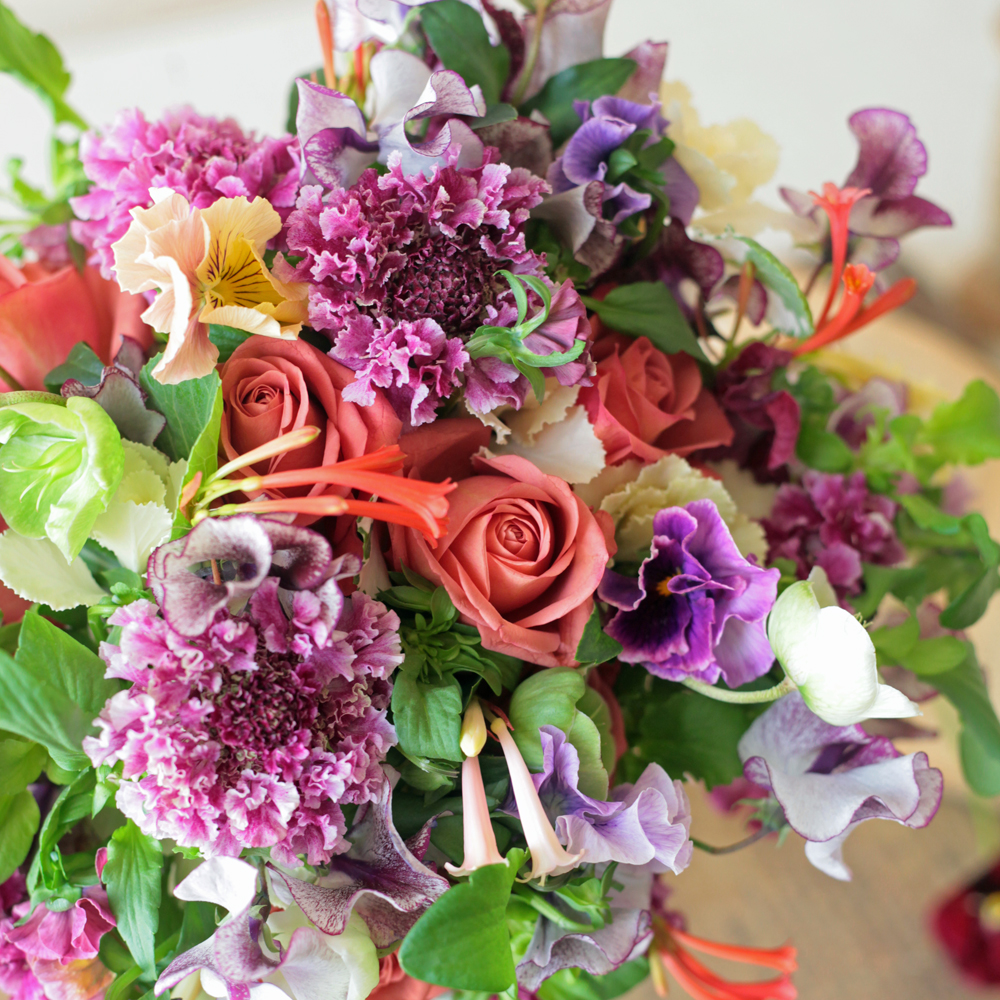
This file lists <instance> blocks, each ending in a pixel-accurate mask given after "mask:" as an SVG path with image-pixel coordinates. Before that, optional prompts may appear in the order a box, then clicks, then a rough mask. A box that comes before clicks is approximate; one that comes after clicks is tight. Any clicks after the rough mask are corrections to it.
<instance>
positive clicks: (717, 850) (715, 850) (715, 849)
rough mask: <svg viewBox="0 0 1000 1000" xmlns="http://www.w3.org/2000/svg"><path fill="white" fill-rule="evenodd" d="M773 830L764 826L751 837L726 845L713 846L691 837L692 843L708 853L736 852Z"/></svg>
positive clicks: (761, 838)
mask: <svg viewBox="0 0 1000 1000" xmlns="http://www.w3.org/2000/svg"><path fill="white" fill-rule="evenodd" d="M773 832H774V831H773V830H769V829H768V828H767V827H766V826H762V827H761V828H760V829H759V830H758V831H757V832H756V833H751V834H750V836H749V837H744V838H743V839H742V840H737V841H736V843H735V844H727V845H726V846H725V847H713V846H712V845H711V844H706V843H704V842H703V841H700V840H695V838H694V837H692V838H691V843H692V844H694V846H695V847H697V848H698V850H699V851H704V852H705V853H706V854H734V853H735V852H736V851H742V850H743V848H744V847H749V846H750V845H751V844H756V843H757V841H758V840H763V839H764V838H765V837H766V836H767V835H768V834H769V833H773Z"/></svg>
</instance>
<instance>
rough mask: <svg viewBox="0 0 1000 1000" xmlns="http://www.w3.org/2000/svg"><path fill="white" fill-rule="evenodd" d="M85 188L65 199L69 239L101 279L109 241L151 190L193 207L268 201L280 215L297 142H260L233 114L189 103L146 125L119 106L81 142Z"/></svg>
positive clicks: (291, 193) (108, 261) (286, 204)
mask: <svg viewBox="0 0 1000 1000" xmlns="http://www.w3.org/2000/svg"><path fill="white" fill-rule="evenodd" d="M80 162H81V163H82V164H83V172H84V173H85V174H86V175H87V177H88V179H89V180H90V181H92V182H93V186H92V187H91V189H90V191H89V192H88V193H87V194H85V195H81V196H80V197H78V198H73V199H71V202H72V206H73V211H74V212H75V213H76V215H77V220H76V221H74V222H72V223H71V225H70V229H71V232H72V234H73V238H74V239H75V240H76V241H77V242H78V243H81V244H82V245H83V246H84V247H86V248H87V249H88V251H91V260H92V261H93V262H96V263H99V264H100V267H101V274H103V275H104V277H105V278H110V277H111V276H112V271H113V268H114V263H115V261H114V254H112V252H111V246H112V244H113V243H116V242H117V241H118V240H120V239H121V238H122V237H123V236H124V235H125V232H126V230H127V229H128V227H129V225H130V224H131V222H132V216H131V214H130V213H131V210H132V209H133V208H148V207H149V206H150V205H152V203H153V201H152V198H151V197H150V194H149V189H150V188H170V189H171V190H173V191H176V192H177V193H178V194H182V195H183V196H184V197H185V198H186V199H187V200H188V202H190V204H191V207H192V208H208V206H209V205H211V204H213V203H214V202H215V201H217V200H218V199H219V198H236V197H238V196H240V195H242V196H243V197H245V198H249V199H251V200H252V199H254V198H256V197H262V198H266V199H267V200H268V201H269V202H271V204H272V205H273V206H274V207H275V208H276V209H277V210H278V212H279V213H280V214H281V215H282V217H284V216H286V215H287V214H288V210H290V209H291V207H292V206H293V205H294V204H295V195H296V193H297V191H298V187H299V147H298V143H297V141H296V139H295V137H294V136H290V135H286V136H282V137H281V138H278V139H271V138H264V139H258V138H256V136H254V134H253V133H252V132H251V133H249V134H248V133H245V132H243V130H242V129H241V128H240V127H239V125H237V124H236V122H235V121H234V120H233V119H232V118H226V119H224V120H221V121H220V120H219V119H217V118H207V117H204V116H203V115H199V114H197V113H196V112H195V111H194V110H192V109H191V108H180V109H178V110H175V111H171V112H168V113H167V114H166V115H165V116H164V118H163V120H162V121H157V122H149V121H147V120H146V119H145V117H143V114H142V112H141V111H138V110H132V111H122V112H121V113H120V114H119V115H118V117H117V118H116V119H115V121H114V124H113V125H111V126H110V127H109V128H107V129H105V131H104V132H103V133H98V132H87V133H85V134H84V135H83V137H82V138H81V139H80Z"/></svg>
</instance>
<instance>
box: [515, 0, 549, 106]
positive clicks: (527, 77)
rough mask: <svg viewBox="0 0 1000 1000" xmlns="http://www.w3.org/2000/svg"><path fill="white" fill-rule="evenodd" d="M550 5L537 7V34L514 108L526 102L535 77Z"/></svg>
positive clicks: (544, 2)
mask: <svg viewBox="0 0 1000 1000" xmlns="http://www.w3.org/2000/svg"><path fill="white" fill-rule="evenodd" d="M548 5H549V0H538V3H537V4H536V5H535V33H534V34H533V35H532V36H531V47H530V48H529V49H528V56H527V58H526V59H525V60H524V66H523V67H522V69H521V76H520V79H518V81H517V87H516V89H515V90H514V95H513V97H512V98H511V100H512V102H513V104H514V107H518V106H519V105H520V104H521V102H522V101H523V100H524V95H525V94H526V93H527V92H528V86H529V85H530V83H531V78H532V77H533V76H534V75H535V64H536V63H537V62H538V53H539V52H540V51H541V48H542V28H543V27H545V9H546V8H547V7H548Z"/></svg>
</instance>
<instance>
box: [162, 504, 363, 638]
mask: <svg viewBox="0 0 1000 1000" xmlns="http://www.w3.org/2000/svg"><path fill="white" fill-rule="evenodd" d="M277 553H282V558H281V559H280V560H278V561H274V557H275V555H276V554H277ZM348 558H349V559H350V558H353V557H348ZM212 560H214V561H215V562H216V563H217V564H226V563H228V564H231V565H234V566H235V575H234V576H233V577H232V579H225V578H224V579H223V582H222V583H214V582H213V581H212V578H211V574H210V573H208V572H207V571H205V575H201V574H199V573H196V572H193V570H195V569H196V568H204V567H207V566H208V564H209V563H210V562H211V561H212ZM331 570H333V571H334V572H335V574H339V575H344V574H345V572H346V573H352V572H354V571H355V567H354V566H353V564H352V565H351V566H349V567H346V569H345V566H344V564H343V563H342V561H340V562H338V563H337V564H336V565H334V564H333V562H332V553H331V549H330V543H329V542H328V541H327V540H326V539H325V538H324V537H323V536H322V535H319V534H317V533H316V532H315V531H309V529H308V528H296V527H293V526H292V525H290V524H283V523H282V522H280V521H272V520H269V519H267V518H260V517H256V516H255V515H253V514H238V515H237V516H235V517H225V518H222V517H219V518H215V517H213V518H206V519H205V520H204V521H202V522H201V523H200V524H199V525H197V526H196V527H195V528H194V529H192V530H191V531H190V532H188V534H187V535H185V536H184V537H183V538H178V539H177V540H176V541H173V542H167V543H166V544H165V545H161V546H160V547H159V548H158V549H155V550H154V551H153V554H152V555H151V556H150V557H149V569H148V582H149V588H150V590H152V591H153V594H154V596H155V597H156V602H157V604H159V606H160V610H161V611H162V612H163V617H164V618H166V620H167V621H168V622H169V623H170V626H171V628H173V629H175V630H176V631H177V632H179V633H180V634H181V635H185V636H199V635H201V634H202V633H204V632H205V631H206V629H208V627H209V626H210V625H211V624H212V621H213V620H214V618H215V613H216V612H217V611H220V610H222V609H223V608H225V607H226V606H227V605H228V604H229V602H230V601H232V600H233V599H234V598H239V597H243V598H247V597H249V596H250V595H251V594H253V593H254V592H255V591H256V590H257V588H258V587H259V586H260V585H261V584H262V583H263V582H264V580H265V579H266V578H267V577H268V576H269V575H275V576H277V577H278V578H279V579H280V581H281V585H282V586H283V587H285V588H287V589H289V590H305V589H309V588H311V587H315V586H317V585H318V584H319V583H320V582H321V581H322V580H323V579H324V578H325V577H327V576H328V575H330V571H331ZM340 600H341V602H342V601H343V598H341V599H340ZM338 610H339V609H338Z"/></svg>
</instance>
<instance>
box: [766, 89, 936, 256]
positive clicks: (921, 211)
mask: <svg viewBox="0 0 1000 1000" xmlns="http://www.w3.org/2000/svg"><path fill="white" fill-rule="evenodd" d="M848 125H849V126H850V129H851V131H852V132H853V133H854V135H855V138H856V139H857V140H858V146H859V149H858V162H857V163H856V164H855V166H854V169H853V170H852V171H851V173H850V176H849V177H848V178H847V180H846V181H845V182H844V187H855V188H868V189H869V190H870V191H871V194H869V195H868V196H867V197H866V198H862V199H861V200H860V201H859V202H857V204H855V205H854V207H853V208H852V209H851V215H850V221H849V223H848V228H849V230H850V233H851V235H852V237H853V239H852V240H851V243H850V250H849V254H848V259H849V260H851V261H853V262H854V263H859V264H867V265H868V267H869V268H870V269H871V270H873V271H881V270H882V269H884V268H886V267H888V266H889V265H890V264H892V263H893V262H894V261H895V260H896V258H897V257H898V256H899V237H900V236H905V235H906V233H909V232H912V231H913V230H914V229H919V228H921V227H922V226H950V225H951V216H950V215H949V214H948V213H947V212H946V211H945V210H944V209H943V208H939V207H938V206H937V205H935V204H934V203H933V202H931V201H927V200H926V199H925V198H920V197H918V196H917V195H915V194H914V193H913V192H914V191H915V190H916V187H917V181H918V180H919V179H920V178H921V177H923V176H924V174H926V173H927V150H926V148H925V147H924V144H923V143H922V142H921V141H920V140H919V139H918V138H917V129H916V126H915V125H914V124H913V122H912V121H910V119H909V117H907V116H906V115H904V114H903V113H902V112H901V111H892V110H891V109H889V108H865V109H864V110H862V111H857V112H855V113H854V114H853V115H851V117H850V118H849V119H848ZM781 195H782V197H783V198H784V199H785V201H786V202H787V203H788V204H789V205H790V206H791V208H792V210H793V211H794V212H795V213H796V214H797V215H802V216H807V217H811V218H813V219H816V220H817V223H818V222H819V215H818V214H817V212H818V209H817V208H816V205H815V203H814V202H813V200H812V198H811V197H810V196H809V195H807V194H805V193H803V192H801V191H794V190H792V189H791V188H782V189H781ZM827 239H828V238H827ZM826 259H829V256H828V255H827V258H826Z"/></svg>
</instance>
